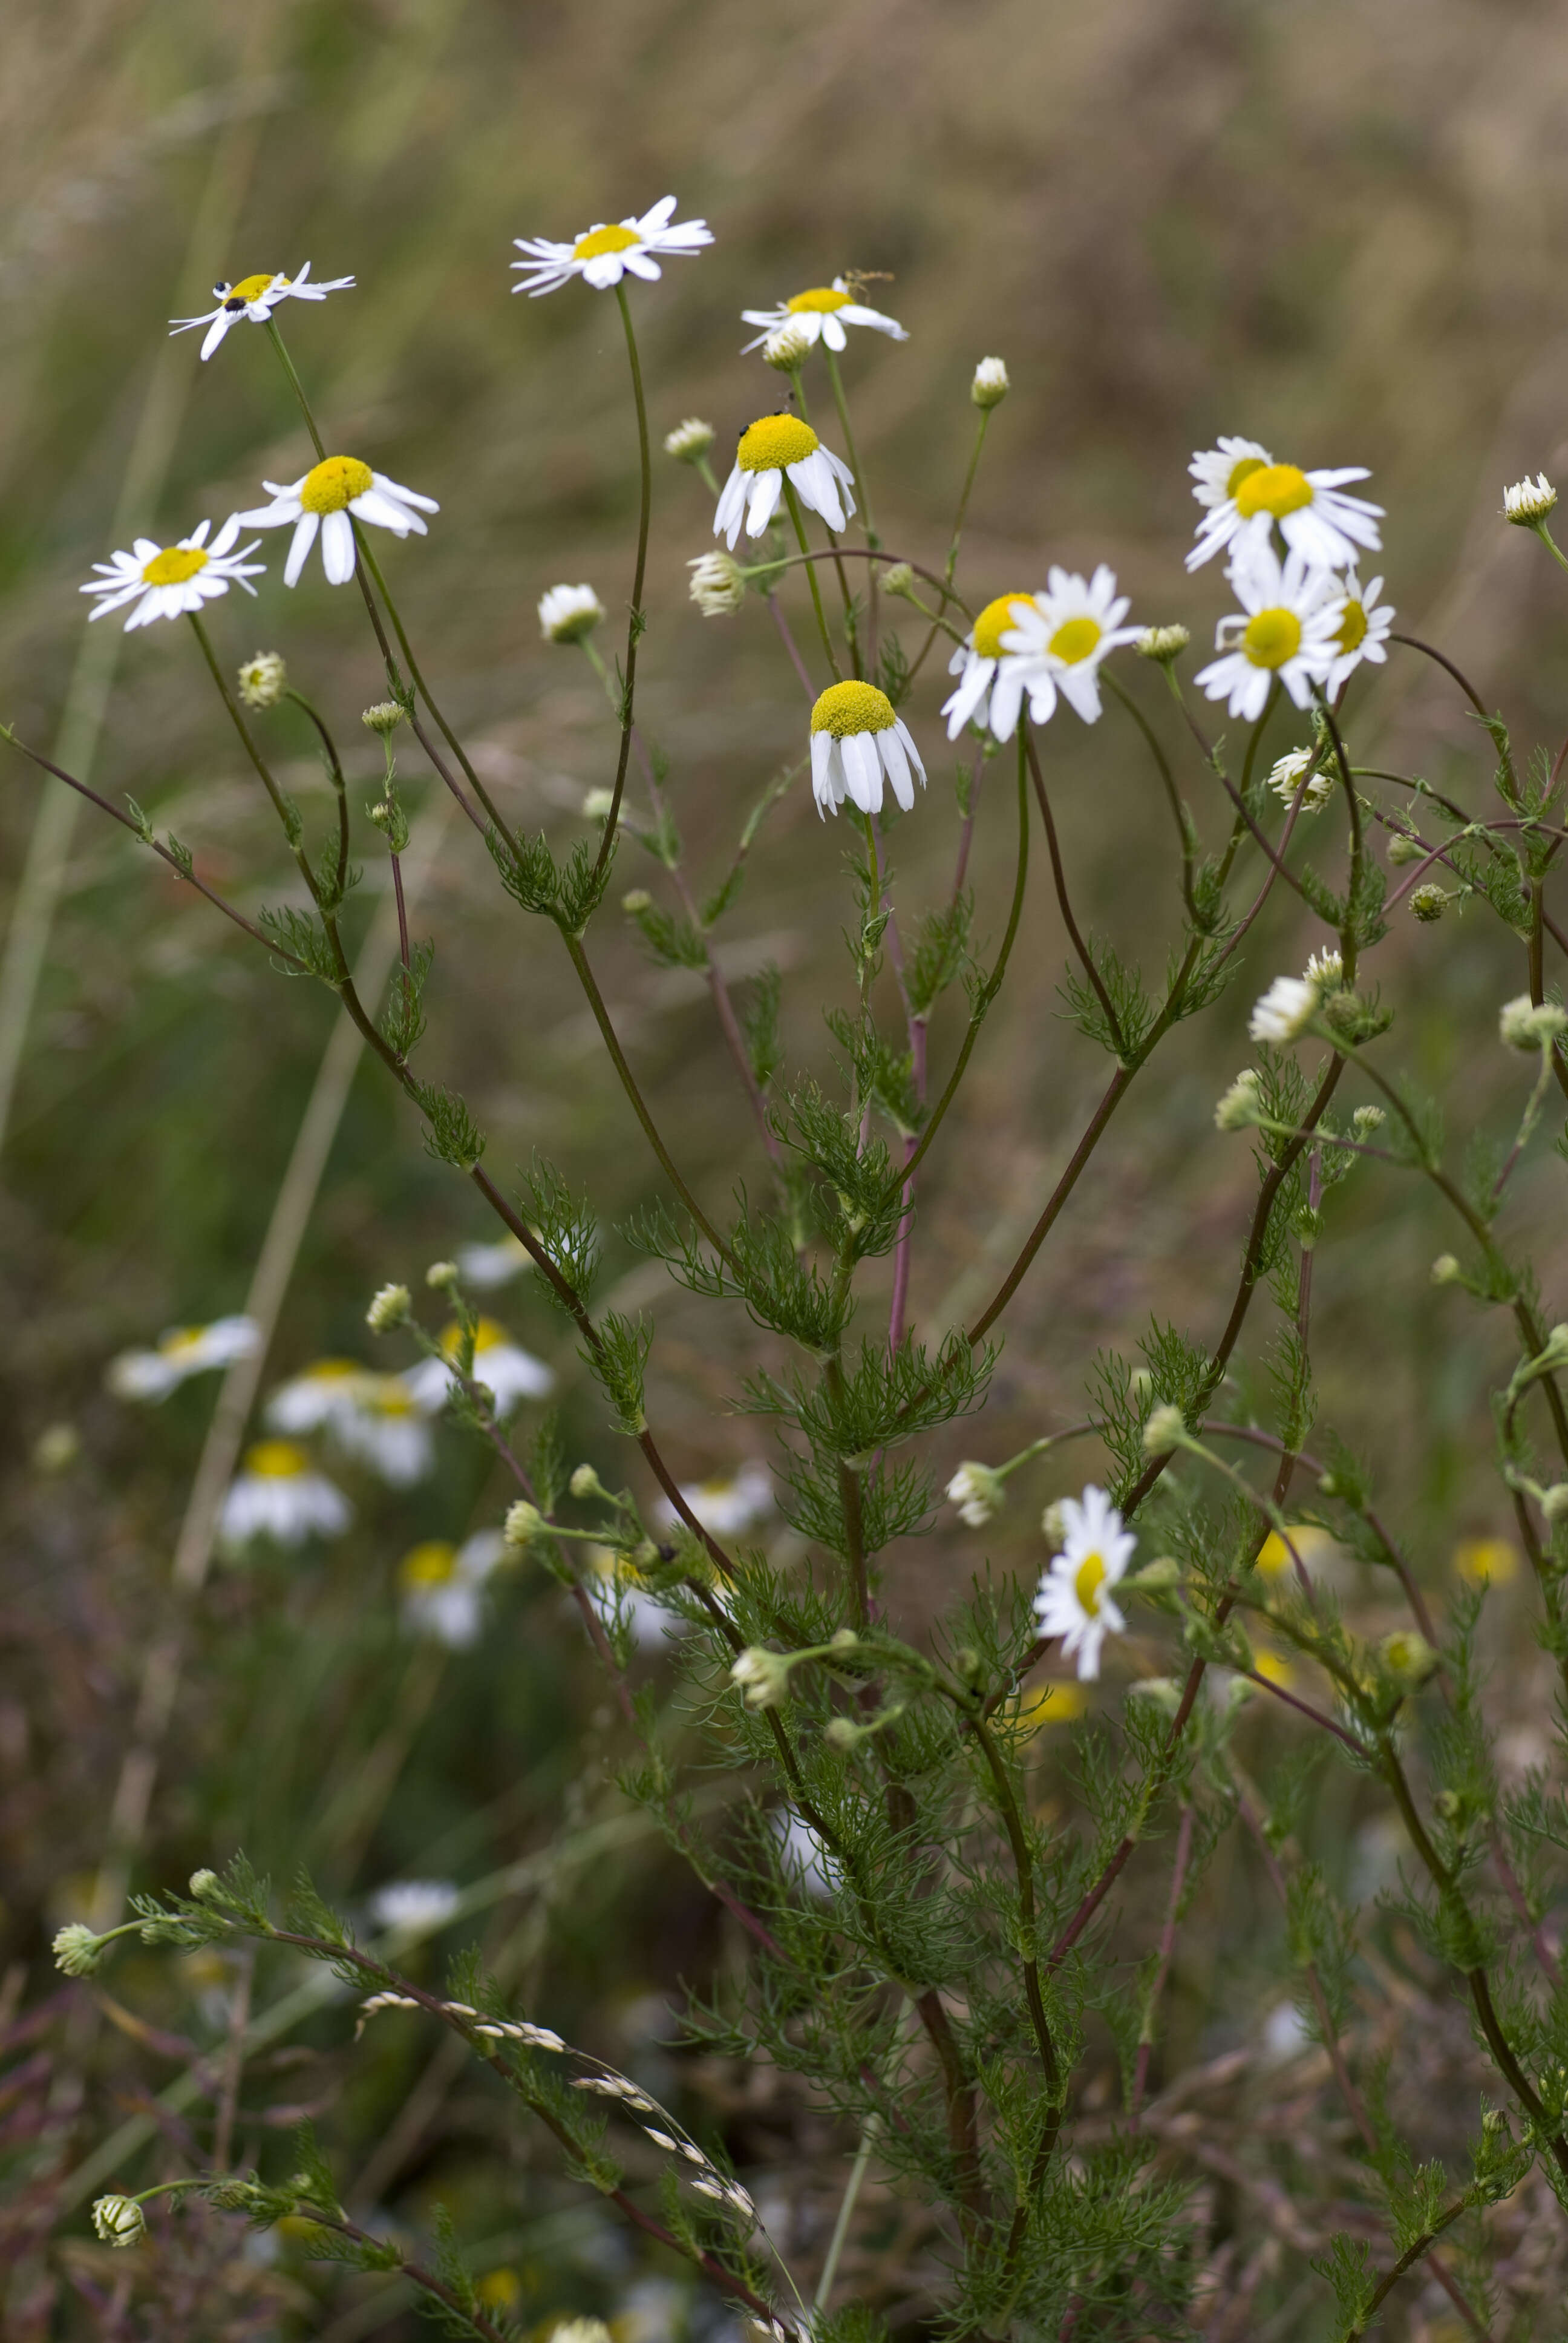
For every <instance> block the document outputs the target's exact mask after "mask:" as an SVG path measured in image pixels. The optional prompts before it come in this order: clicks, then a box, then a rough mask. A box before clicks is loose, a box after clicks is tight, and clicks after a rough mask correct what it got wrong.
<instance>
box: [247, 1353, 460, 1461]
mask: <svg viewBox="0 0 1568 2343" xmlns="http://www.w3.org/2000/svg"><path fill="white" fill-rule="evenodd" d="M266 1422H267V1424H268V1426H269V1428H270V1429H271V1430H272V1431H274V1432H286V1433H301V1432H319V1431H326V1432H327V1433H328V1434H329V1435H330V1436H331V1438H332V1440H333V1441H334V1443H336V1445H337V1447H338V1448H339V1449H341V1451H342V1452H343V1453H344V1454H345V1455H346V1456H351V1457H353V1458H354V1460H355V1462H356V1463H360V1464H366V1465H368V1467H369V1468H370V1470H371V1471H372V1472H373V1473H379V1475H380V1476H381V1478H382V1480H384V1481H386V1482H387V1483H389V1484H390V1485H391V1486H392V1487H393V1488H395V1489H406V1488H409V1487H411V1486H412V1484H413V1483H414V1482H416V1481H422V1480H423V1479H424V1477H425V1475H426V1473H427V1472H428V1471H429V1470H430V1467H431V1465H432V1464H433V1463H435V1461H436V1443H435V1441H434V1439H433V1437H432V1435H431V1432H430V1426H429V1424H428V1423H427V1421H426V1418H425V1416H424V1414H423V1413H422V1412H421V1411H420V1409H419V1408H418V1406H417V1404H416V1403H415V1401H414V1399H413V1397H412V1395H411V1394H410V1393H409V1390H408V1387H407V1383H405V1382H404V1381H403V1378H402V1376H401V1375H384V1374H377V1373H375V1372H374V1371H373V1370H372V1369H371V1368H368V1367H363V1366H361V1365H360V1364H359V1363H358V1362H357V1360H354V1359H317V1362H316V1363H315V1365H314V1366H309V1367H307V1368H306V1369H305V1371H304V1372H303V1373H301V1374H297V1375H295V1376H293V1377H291V1378H290V1380H289V1381H288V1382H287V1383H280V1384H279V1385H278V1387H277V1389H276V1391H275V1392H274V1393H273V1394H272V1396H271V1398H270V1399H269V1400H268V1402H267V1403H266Z"/></svg>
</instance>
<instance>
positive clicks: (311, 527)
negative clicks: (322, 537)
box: [283, 512, 321, 586]
mask: <svg viewBox="0 0 1568 2343" xmlns="http://www.w3.org/2000/svg"><path fill="white" fill-rule="evenodd" d="M320 526H321V516H320V514H319V513H313V512H302V513H301V514H300V516H299V518H298V520H297V523H296V525H295V530H294V542H293V544H292V545H291V546H290V547H289V548H288V559H287V560H286V562H285V563H284V565H283V582H284V584H285V585H286V586H293V585H295V584H297V581H298V578H299V573H300V571H301V570H302V569H303V568H304V567H305V557H306V555H307V553H308V552H309V551H310V548H311V547H312V546H313V545H314V544H315V542H316V532H317V529H318V528H320Z"/></svg>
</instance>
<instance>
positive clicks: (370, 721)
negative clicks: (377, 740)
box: [359, 699, 404, 733]
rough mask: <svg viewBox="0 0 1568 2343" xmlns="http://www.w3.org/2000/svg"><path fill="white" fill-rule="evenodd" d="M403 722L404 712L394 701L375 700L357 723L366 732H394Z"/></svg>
mask: <svg viewBox="0 0 1568 2343" xmlns="http://www.w3.org/2000/svg"><path fill="white" fill-rule="evenodd" d="M403 720H404V711H403V709H401V708H399V707H398V705H397V701H396V700H395V699H377V700H376V701H375V702H374V703H373V705H372V706H370V707H369V708H367V709H364V710H363V712H362V713H361V715H360V719H359V721H360V722H361V724H363V725H364V727H365V729H366V730H367V732H382V733H386V732H396V730H397V727H398V726H399V724H401V723H402V722H403Z"/></svg>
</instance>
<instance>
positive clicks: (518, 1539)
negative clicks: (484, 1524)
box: [501, 1497, 549, 1545]
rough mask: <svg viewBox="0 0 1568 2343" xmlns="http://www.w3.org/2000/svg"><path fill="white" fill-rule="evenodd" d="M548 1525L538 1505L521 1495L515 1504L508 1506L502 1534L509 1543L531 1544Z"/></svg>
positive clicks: (502, 1525) (502, 1524)
mask: <svg viewBox="0 0 1568 2343" xmlns="http://www.w3.org/2000/svg"><path fill="white" fill-rule="evenodd" d="M548 1526H549V1524H548V1523H547V1521H546V1520H545V1517H544V1515H543V1513H540V1511H539V1509H538V1505H530V1504H529V1503H528V1499H527V1498H526V1497H519V1498H518V1502H517V1503H516V1504H515V1505H508V1508H507V1518H506V1520H505V1521H504V1522H503V1523H501V1535H502V1536H503V1537H504V1538H505V1540H506V1542H507V1544H508V1545H531V1544H533V1542H534V1540H535V1538H537V1537H540V1536H542V1535H543V1534H544V1533H545V1531H546V1530H547V1529H548Z"/></svg>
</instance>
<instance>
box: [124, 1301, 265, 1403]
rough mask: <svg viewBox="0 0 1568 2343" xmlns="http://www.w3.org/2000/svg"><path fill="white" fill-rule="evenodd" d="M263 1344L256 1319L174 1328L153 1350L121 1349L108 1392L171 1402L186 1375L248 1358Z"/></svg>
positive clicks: (202, 1373) (205, 1371)
mask: <svg viewBox="0 0 1568 2343" xmlns="http://www.w3.org/2000/svg"><path fill="white" fill-rule="evenodd" d="M260 1342H261V1329H260V1327H259V1326H258V1325H257V1324H256V1321H255V1319H254V1318H246V1317H241V1316H235V1317H232V1318H215V1319H214V1320H213V1321H212V1323H211V1324H210V1325H208V1326H171V1327H170V1328H169V1331H168V1332H167V1333H166V1334H163V1335H160V1336H159V1338H158V1344H157V1348H156V1350H153V1351H122V1352H121V1353H120V1355H119V1357H118V1358H117V1359H115V1360H114V1361H112V1362H111V1363H110V1367H109V1372H108V1375H107V1378H106V1380H107V1383H108V1386H109V1389H110V1390H111V1391H112V1392H113V1393H114V1394H115V1397H116V1399H149V1400H158V1399H166V1398H167V1397H168V1395H169V1393H170V1392H172V1391H175V1390H177V1389H178V1387H179V1385H180V1384H181V1383H184V1382H185V1381H186V1377H187V1376H190V1375H205V1374H210V1373H212V1372H213V1370H214V1369H215V1368H217V1367H227V1366H232V1365H233V1363H234V1362H235V1360H236V1359H248V1358H250V1357H251V1356H252V1355H253V1353H255V1352H256V1349H257V1348H258V1346H259V1344H260Z"/></svg>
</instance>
